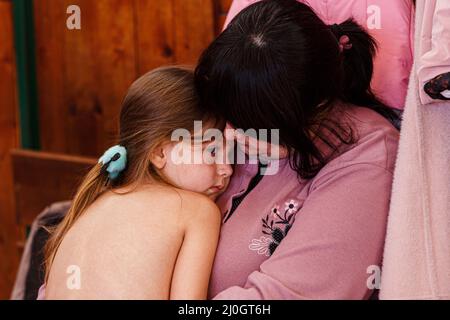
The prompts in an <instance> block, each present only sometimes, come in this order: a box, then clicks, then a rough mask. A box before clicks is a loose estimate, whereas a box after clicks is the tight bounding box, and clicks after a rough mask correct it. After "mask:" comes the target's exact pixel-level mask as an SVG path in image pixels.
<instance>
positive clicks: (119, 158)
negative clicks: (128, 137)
mask: <svg viewBox="0 0 450 320" xmlns="http://www.w3.org/2000/svg"><path fill="white" fill-rule="evenodd" d="M98 162H99V163H101V164H102V165H103V167H102V171H107V172H108V173H109V174H108V177H109V178H110V179H111V180H114V179H116V178H117V177H118V176H119V174H120V173H121V172H122V171H123V170H124V169H125V167H126V165H127V149H125V148H124V147H122V146H119V145H116V146H114V147H111V148H109V149H108V150H106V152H105V153H104V154H103V156H101V157H100V159H98Z"/></svg>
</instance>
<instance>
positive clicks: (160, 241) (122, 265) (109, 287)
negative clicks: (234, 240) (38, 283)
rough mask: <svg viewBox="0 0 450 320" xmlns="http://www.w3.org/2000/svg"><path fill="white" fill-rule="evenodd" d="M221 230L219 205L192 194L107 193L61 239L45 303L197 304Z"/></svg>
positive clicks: (149, 189) (156, 190)
mask: <svg viewBox="0 0 450 320" xmlns="http://www.w3.org/2000/svg"><path fill="white" fill-rule="evenodd" d="M219 228H220V213H219V211H218V209H217V207H216V206H215V204H214V203H213V202H212V201H211V200H209V199H208V198H207V197H205V196H202V195H199V194H196V193H192V192H189V191H184V190H180V189H175V188H173V187H165V186H156V185H155V186H145V187H142V188H140V189H138V190H136V191H133V192H131V193H127V194H117V193H112V192H108V193H106V194H104V195H102V196H101V197H100V198H98V199H97V200H96V201H95V202H94V203H93V204H92V205H91V206H90V207H89V208H88V209H87V210H86V212H85V213H84V214H83V215H82V216H81V217H80V218H79V220H77V221H76V223H75V224H74V225H73V227H72V228H71V229H70V230H69V231H68V233H67V234H66V236H65V238H64V240H63V242H62V243H61V246H60V247H59V249H58V252H57V254H56V256H55V260H54V262H53V264H52V267H51V271H50V275H49V280H48V283H47V287H46V299H169V298H172V299H203V298H205V297H206V291H207V285H208V280H209V272H210V269H211V265H212V260H213V257H214V253H215V248H216V244H217V238H218V233H219ZM186 273H187V274H190V277H191V278H192V279H185V278H183V274H186Z"/></svg>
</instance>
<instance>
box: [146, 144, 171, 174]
mask: <svg viewBox="0 0 450 320" xmlns="http://www.w3.org/2000/svg"><path fill="white" fill-rule="evenodd" d="M150 162H151V163H152V164H153V165H154V166H155V167H156V168H157V169H159V170H162V169H163V168H164V167H165V166H166V163H167V154H166V150H164V146H163V145H160V146H158V147H156V148H155V150H153V152H152V153H151V154H150Z"/></svg>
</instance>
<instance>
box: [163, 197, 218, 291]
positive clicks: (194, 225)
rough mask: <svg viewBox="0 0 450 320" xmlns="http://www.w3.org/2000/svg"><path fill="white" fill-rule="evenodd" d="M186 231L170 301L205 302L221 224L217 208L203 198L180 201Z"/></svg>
mask: <svg viewBox="0 0 450 320" xmlns="http://www.w3.org/2000/svg"><path fill="white" fill-rule="evenodd" d="M183 202H184V203H186V204H187V208H186V210H185V212H183V216H185V217H186V229H185V235H184V240H183V244H182V246H181V248H180V252H179V254H178V258H177V261H176V265H175V268H174V273H173V277H172V285H171V290H170V299H171V300H195V299H206V296H207V292H208V285H209V277H210V274H211V269H212V264H213V260H214V255H215V252H216V247H217V241H218V238H219V230H220V223H221V215H220V211H219V209H218V208H217V206H216V205H215V204H214V203H213V202H212V201H210V200H208V199H206V198H203V197H202V198H197V199H195V200H193V199H191V200H186V201H183Z"/></svg>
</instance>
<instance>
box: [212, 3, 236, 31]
mask: <svg viewBox="0 0 450 320" xmlns="http://www.w3.org/2000/svg"><path fill="white" fill-rule="evenodd" d="M232 2H233V0H215V4H216V35H218V34H219V33H220V32H221V31H222V29H223V26H224V24H225V20H226V18H227V14H228V11H229V10H230V7H231V3H232Z"/></svg>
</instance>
